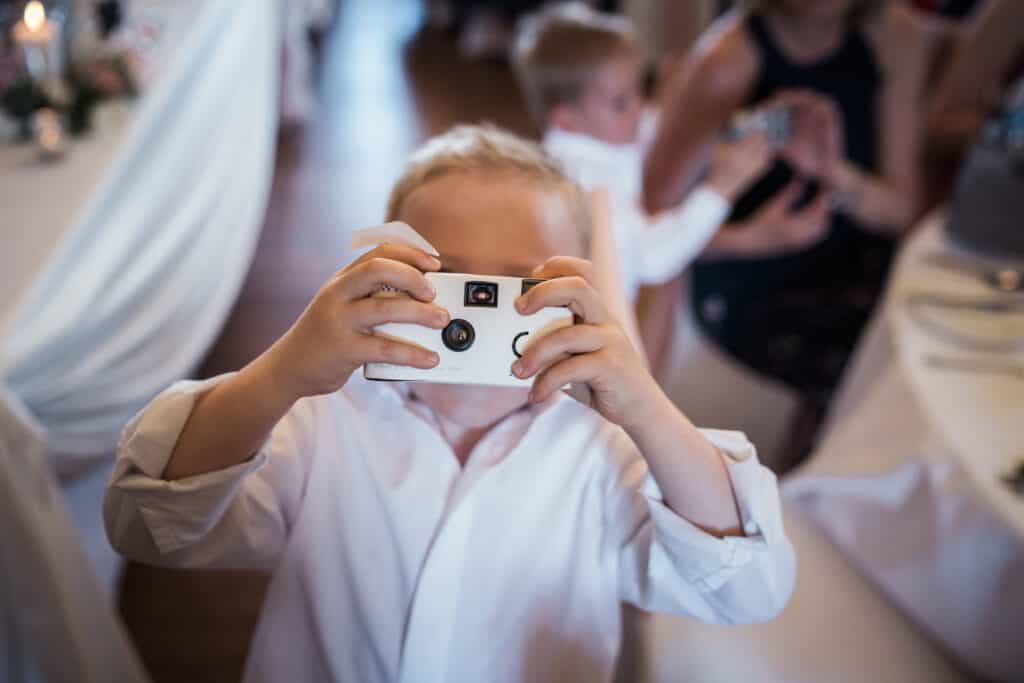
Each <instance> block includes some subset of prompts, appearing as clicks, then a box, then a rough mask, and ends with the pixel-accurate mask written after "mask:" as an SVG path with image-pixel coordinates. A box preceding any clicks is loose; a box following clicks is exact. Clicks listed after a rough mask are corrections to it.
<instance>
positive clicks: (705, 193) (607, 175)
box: [543, 112, 732, 301]
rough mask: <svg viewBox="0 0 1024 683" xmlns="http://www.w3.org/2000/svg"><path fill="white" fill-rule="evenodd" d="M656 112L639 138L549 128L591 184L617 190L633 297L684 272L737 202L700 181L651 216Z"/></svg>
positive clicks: (620, 248) (569, 166) (618, 231)
mask: <svg viewBox="0 0 1024 683" xmlns="http://www.w3.org/2000/svg"><path fill="white" fill-rule="evenodd" d="M655 124H656V115H655V114H654V113H653V112H645V116H644V117H643V118H642V119H641V125H640V133H639V136H638V141H637V142H636V143H635V144H628V145H613V144H609V143H607V142H603V141H601V140H598V139H596V138H593V137H590V136H588V135H582V134H580V133H571V132H569V131H566V130H562V129H560V128H554V127H552V128H549V129H548V131H547V132H546V133H545V134H544V141H543V145H544V149H545V151H546V152H547V153H548V154H549V155H550V156H551V157H553V158H554V159H555V160H557V161H558V162H559V163H560V164H561V165H562V168H563V169H564V170H565V172H566V173H567V174H568V175H569V177H570V178H572V179H573V180H575V181H576V182H578V183H579V184H580V185H581V186H582V187H583V189H585V190H594V189H597V188H599V187H604V188H606V189H607V190H608V192H609V194H610V195H611V205H612V227H613V232H614V236H615V243H616V245H615V246H616V251H617V252H618V254H619V268H620V272H621V276H622V284H623V288H624V289H625V290H626V295H627V298H628V299H629V301H633V300H635V299H636V295H637V291H638V290H639V288H640V286H641V285H657V284H661V283H663V282H666V281H667V280H670V279H671V278H673V277H675V276H676V275H678V274H679V273H681V272H683V270H685V269H686V267H687V266H689V265H690V263H692V262H693V261H694V260H695V259H696V258H697V257H698V256H699V255H700V253H701V251H703V250H704V247H706V246H707V244H708V242H709V241H711V238H712V237H714V234H715V231H716V230H718V228H719V226H721V224H722V223H723V222H724V221H725V219H726V218H727V217H728V215H729V211H730V210H731V209H732V204H731V203H730V202H729V201H728V200H727V199H725V198H724V197H722V195H720V194H718V193H717V192H715V191H714V190H712V189H710V188H709V187H707V186H704V185H698V186H697V187H696V188H694V189H693V190H692V191H691V192H690V193H689V194H688V195H687V197H686V199H685V200H684V201H683V202H682V203H681V204H680V205H679V206H677V207H674V208H672V209H669V210H667V211H663V212H661V213H659V214H657V215H655V216H649V215H648V214H647V213H646V212H645V211H644V209H643V207H642V206H641V203H640V195H641V182H642V179H643V160H644V155H645V153H646V150H647V148H648V147H649V146H650V143H651V141H652V139H653V133H654V128H655Z"/></svg>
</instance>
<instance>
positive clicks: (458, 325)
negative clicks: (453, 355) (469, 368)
mask: <svg viewBox="0 0 1024 683" xmlns="http://www.w3.org/2000/svg"><path fill="white" fill-rule="evenodd" d="M459 332H464V333H465V338H463V339H461V340H460V339H458V338H456V336H455V335H456V334H458V333H459ZM441 341H442V342H444V345H445V346H446V347H448V348H449V349H451V350H452V351H465V350H467V349H469V347H471V346H473V342H474V341H476V330H474V329H473V325H472V324H471V323H470V322H469V321H468V320H463V319H462V318H455V319H454V320H452V321H451V322H450V323H448V326H447V327H445V328H444V330H442V331H441Z"/></svg>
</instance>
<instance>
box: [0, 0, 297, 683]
mask: <svg viewBox="0 0 1024 683" xmlns="http://www.w3.org/2000/svg"><path fill="white" fill-rule="evenodd" d="M150 4H151V5H159V6H160V7H159V8H160V10H161V13H162V14H163V16H164V18H165V20H166V23H165V26H164V29H165V30H164V34H163V37H162V40H161V45H160V47H159V48H158V49H157V52H156V53H155V54H154V56H153V58H154V59H156V60H158V63H157V64H156V67H155V70H154V76H153V78H152V80H151V82H150V83H148V84H147V88H146V90H145V92H144V94H143V95H142V97H141V98H140V99H139V100H138V101H137V102H135V103H134V104H133V105H132V107H131V108H130V109H129V110H128V111H127V113H122V114H121V115H120V116H121V118H120V120H118V118H117V116H115V115H113V114H112V112H116V111H117V109H107V110H104V111H100V112H98V114H99V120H98V126H97V129H96V131H95V132H94V133H93V134H92V135H91V136H90V137H88V138H86V139H83V140H82V141H76V142H75V143H74V144H73V145H72V147H71V151H70V154H69V156H68V158H67V159H66V160H64V161H61V162H58V163H55V164H40V163H38V162H36V161H35V159H34V153H33V151H32V150H31V148H30V147H28V146H25V145H16V146H8V147H5V148H0V206H2V207H3V218H2V219H0V220H2V221H3V226H2V235H3V248H2V249H0V293H2V294H0V482H2V485H3V488H2V491H0V493H2V495H0V531H2V539H3V549H2V552H3V555H2V561H0V570H2V571H3V574H2V575H0V586H2V587H3V588H5V589H9V588H10V587H16V588H17V592H15V593H13V594H12V593H11V592H10V591H9V590H8V592H6V593H3V594H0V654H3V655H4V657H3V659H4V660H6V661H5V665H6V664H9V666H10V667H11V668H10V671H13V672H15V673H19V675H20V676H21V677H18V676H15V675H14V674H10V675H8V676H7V677H6V678H5V677H4V674H6V673H8V672H7V671H2V670H0V678H3V679H4V680H14V681H19V680H36V679H35V678H29V676H30V675H31V674H32V670H33V667H32V666H31V663H21V664H18V663H15V662H14V661H13V660H11V659H9V656H11V655H12V653H13V654H17V655H24V656H26V657H34V658H35V660H36V663H38V659H39V657H43V658H46V657H47V655H52V656H56V655H57V654H61V655H62V656H67V653H76V654H77V655H81V658H80V659H76V660H69V661H73V663H75V664H76V665H77V666H78V670H79V671H80V672H81V674H80V675H78V676H77V677H75V678H68V677H66V676H65V675H63V673H61V671H62V670H61V671H49V672H47V671H46V669H45V667H43V673H44V675H45V677H44V679H43V680H82V681H93V680H96V681H100V680H132V677H131V676H129V675H128V674H125V675H124V676H123V677H122V676H121V675H120V674H119V673H118V672H123V671H127V670H128V669H124V668H119V667H118V665H117V664H116V663H111V662H114V661H115V660H117V657H114V656H112V655H111V651H112V650H116V649H117V648H116V647H115V645H116V644H118V643H119V642H120V641H118V640H117V639H116V638H115V637H113V636H111V637H110V638H105V637H104V636H105V634H107V633H108V631H111V630H112V629H113V630H116V627H115V626H114V624H113V621H112V619H111V615H110V614H109V612H108V611H105V610H108V607H107V606H106V605H105V604H104V599H105V595H106V593H105V591H103V590H102V589H101V588H100V586H99V585H97V583H96V579H95V577H94V576H93V574H92V572H90V571H89V567H88V563H87V562H86V561H85V559H84V557H85V556H84V555H83V553H82V550H81V548H79V547H76V543H77V542H78V537H77V536H76V534H75V533H73V532H72V526H71V520H70V519H69V518H68V515H67V513H66V511H65V509H64V505H63V502H62V501H60V500H53V498H54V496H55V495H56V494H55V493H54V492H55V491H56V490H57V489H56V488H55V486H54V483H53V481H52V480H49V481H48V477H51V478H52V476H53V474H54V473H56V474H57V475H58V476H59V477H60V480H61V481H62V482H63V483H65V484H67V485H69V486H70V487H72V488H73V487H79V488H80V490H81V492H80V493H79V494H78V495H79V497H80V498H81V503H82V508H81V509H75V510H74V511H73V516H74V518H75V521H76V522H79V521H86V520H88V519H94V520H96V521H97V522H98V520H99V507H100V504H101V491H102V487H101V483H102V481H103V480H104V479H105V478H106V476H107V472H108V471H109V467H110V465H111V464H112V458H113V451H114V447H115V444H116V440H117V436H118V433H119V431H120V429H121V428H122V426H123V425H124V424H125V423H126V422H127V421H128V419H129V418H130V417H131V416H132V415H133V414H134V413H135V412H136V411H137V410H138V409H139V408H140V407H141V406H143V405H144V404H145V403H146V402H147V401H148V400H149V399H150V398H152V396H154V395H155V394H156V393H157V392H159V391H160V390H161V389H163V388H165V387H166V386H167V385H168V384H170V383H171V382H172V381H174V380H176V379H179V378H181V377H183V376H186V375H188V374H189V372H190V371H192V370H193V369H194V368H195V366H196V364H197V363H198V362H199V361H200V360H201V358H202V356H203V355H204V354H205V352H206V350H207V349H208V347H209V346H210V344H211V343H212V342H213V340H214V339H215V337H216V335H217V334H218V332H219V330H220V328H221V326H222V324H223V322H224V321H225V319H226V318H227V316H228V314H229V312H230V309H231V307H232V305H233V303H234V300H235V298H236V297H237V295H238V292H239V289H240V287H241V284H242V282H243V280H244V277H245V274H246V272H247V270H248V266H249V263H250V261H251V258H252V255H253V251H254V248H255V244H256V240H257V238H258V235H259V229H260V227H261V225H262V221H263V213H264V210H265V206H266V201H267V198H268V195H269V188H270V180H271V177H272V173H273V156H274V148H275V139H276V130H277V112H278V91H279V74H280V63H279V55H280V41H281V33H280V32H281V28H280V24H281V21H280V17H281V12H282V7H281V4H280V3H279V2H277V1H276V0H249V1H247V2H244V3H241V2H235V0H184V1H180V2H179V1H177V0H175V2H167V3H150ZM81 493H84V495H81ZM73 495H74V494H73ZM97 529H98V527H97ZM95 540H96V541H97V542H98V543H102V544H103V545H104V546H106V547H109V546H107V544H106V541H105V539H103V538H102V537H100V536H96V537H95ZM30 595H31V596H36V598H33V599H32V600H28V599H27V596H30ZM83 596H85V597H83ZM97 639H102V640H103V642H109V643H111V645H109V646H107V647H101V646H98V645H97ZM19 641H20V642H22V643H26V642H28V643H37V644H38V643H44V644H45V645H46V649H45V651H42V652H35V653H33V652H30V650H31V648H25V647H20V646H18V645H17V643H18V642H19ZM86 659H89V660H90V662H91V663H87V662H86V661H85V660H86ZM104 659H105V660H109V662H108V664H107V666H106V668H104V667H103V666H102V663H101V662H102V660H104ZM92 660H99V662H97V661H92ZM93 665H95V666H93ZM19 667H21V668H20V669H19ZM104 671H105V672H106V675H102V674H101V672H104ZM88 672H95V675H90V674H89V673H88Z"/></svg>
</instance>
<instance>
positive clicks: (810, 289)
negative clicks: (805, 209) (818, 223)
mask: <svg viewBox="0 0 1024 683" xmlns="http://www.w3.org/2000/svg"><path fill="white" fill-rule="evenodd" d="M748 28H749V30H750V33H751V34H752V36H753V39H754V42H755V44H756V45H757V48H758V50H759V51H760V55H761V64H762V66H761V73H760V76H759V80H758V82H757V85H756V88H755V90H754V93H753V96H752V97H751V98H750V100H749V102H748V104H754V103H756V102H759V101H761V100H763V99H765V98H767V97H769V96H771V95H773V94H774V93H776V91H779V90H782V89H788V88H804V89H809V90H813V91H816V92H818V93H820V94H822V95H825V96H827V97H829V98H830V99H831V100H832V101H834V102H835V103H836V105H837V106H838V107H839V109H840V111H841V112H842V118H843V126H844V130H845V151H846V156H847V158H848V159H850V160H851V161H853V162H854V163H855V164H856V165H857V166H859V167H860V168H862V169H866V170H874V169H875V167H876V159H875V156H876V142H877V139H876V134H877V124H876V105H877V100H878V94H879V85H880V80H881V74H880V72H879V70H878V68H877V66H876V64H875V61H874V59H873V57H872V55H871V51H870V49H869V47H868V45H867V44H866V43H865V40H864V38H863V36H861V35H860V34H859V33H858V32H854V31H851V32H848V33H847V36H846V38H845V40H844V42H843V44H842V46H841V47H840V48H839V49H838V50H837V51H836V52H834V53H833V54H832V55H831V56H829V57H827V58H825V59H824V60H822V61H820V62H818V63H815V64H810V65H796V64H793V63H791V62H789V61H788V60H787V59H786V57H785V56H784V55H783V54H782V53H781V51H780V50H779V49H778V48H777V47H776V46H775V44H774V42H773V40H772V38H771V36H770V35H769V34H768V31H767V29H766V27H765V25H764V22H763V20H762V19H761V17H759V16H757V15H752V16H751V17H750V18H749V19H748ZM792 177H793V171H792V169H791V168H790V167H789V166H788V165H787V164H786V163H785V162H783V161H777V162H776V163H775V164H774V166H773V167H772V168H770V169H769V171H768V172H767V173H766V174H765V175H764V176H763V177H762V178H761V179H760V180H759V181H758V182H756V183H755V184H754V186H753V187H752V188H751V189H750V190H749V191H748V192H747V193H746V194H745V195H744V196H742V197H741V198H740V199H739V201H737V202H736V205H735V208H734V210H733V213H732V215H731V217H730V220H731V221H740V220H743V219H744V218H746V217H748V216H749V215H750V214H752V213H753V212H754V211H755V210H756V209H757V208H758V207H759V206H760V205H761V204H762V203H764V202H765V200H767V199H768V198H770V197H771V196H772V195H774V194H775V193H777V192H778V191H779V190H781V189H782V187H784V186H785V185H786V184H787V182H788V181H789V180H790V179H791V178H792ZM816 191H817V188H816V187H814V186H813V184H809V185H808V187H807V191H806V192H805V196H804V197H802V198H801V200H800V203H805V202H806V201H809V199H810V197H811V196H812V195H813V193H814V192H816ZM723 229H726V230H729V229H741V228H738V227H735V226H733V227H730V226H728V225H726V226H725V227H724V228H723ZM893 247H894V243H893V241H892V240H890V239H888V238H884V237H879V236H877V235H872V234H869V233H867V232H865V231H864V230H863V229H862V228H861V227H860V226H858V225H857V224H856V223H855V222H853V221H852V220H850V219H849V218H847V217H845V216H842V215H838V214H833V216H832V219H831V225H830V228H829V232H828V233H827V236H826V237H825V238H824V239H823V240H822V241H820V242H818V243H817V244H815V245H812V246H811V247H809V248H806V249H802V250H800V251H796V252H789V253H787V254H784V255H781V256H773V257H770V258H756V259H724V260H710V259H709V260H701V261H698V262H697V263H696V264H695V266H694V269H693V287H692V296H693V304H694V312H695V314H696V318H697V321H698V323H699V325H700V326H701V328H702V329H703V330H704V332H705V333H706V334H707V335H708V336H709V337H711V338H712V339H713V340H715V341H716V342H717V343H718V344H719V345H720V346H721V347H722V348H723V349H725V350H726V351H727V352H728V353H729V354H730V355H732V356H733V357H735V358H736V359H738V360H739V361H740V362H742V363H743V364H744V365H747V366H748V367H750V368H752V369H754V370H756V371H758V372H759V373H761V374H763V375H766V376H768V377H771V378H775V379H778V380H781V381H782V382H784V383H786V384H787V385H789V386H791V387H792V388H794V389H796V390H797V391H798V392H800V393H801V394H802V395H803V396H804V398H805V399H808V400H810V401H812V402H813V403H814V404H818V405H819V406H822V410H823V406H824V405H826V404H827V401H828V399H829V397H830V395H831V393H832V391H833V389H834V388H835V386H836V384H837V383H838V380H839V377H840V376H841V374H842V371H843V368H844V367H845V366H846V362H847V360H848V359H849V356H850V354H851V352H852V350H853V348H854V346H855V345H856V343H857V339H858V337H859V336H860V333H861V330H862V328H863V327H864V324H865V323H866V322H867V320H868V318H869V316H870V314H871V311H872V308H873V306H874V303H875V301H876V300H877V299H878V296H879V294H880V293H881V291H882V288H883V285H884V281H885V277H886V274H887V271H888V268H889V263H890V261H891V259H892V254H893Z"/></svg>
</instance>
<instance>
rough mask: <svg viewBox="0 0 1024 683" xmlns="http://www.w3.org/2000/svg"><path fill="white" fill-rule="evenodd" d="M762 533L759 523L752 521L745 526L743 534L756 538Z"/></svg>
mask: <svg viewBox="0 0 1024 683" xmlns="http://www.w3.org/2000/svg"><path fill="white" fill-rule="evenodd" d="M760 532H761V527H759V526H758V525H757V522H755V521H753V520H750V521H749V522H747V523H746V524H744V525H743V533H745V534H746V535H747V536H754V535H756V534H758V533H760Z"/></svg>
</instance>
